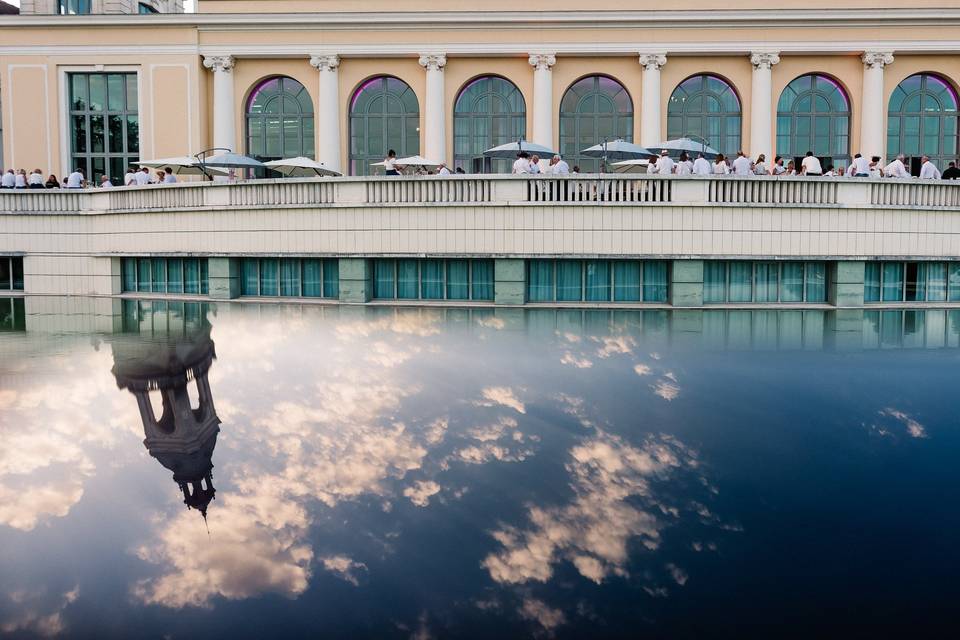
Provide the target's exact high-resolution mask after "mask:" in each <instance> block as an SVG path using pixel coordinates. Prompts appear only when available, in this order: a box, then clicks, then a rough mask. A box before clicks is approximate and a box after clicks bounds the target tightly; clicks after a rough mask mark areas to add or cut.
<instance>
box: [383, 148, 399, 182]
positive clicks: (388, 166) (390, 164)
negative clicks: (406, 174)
mask: <svg viewBox="0 0 960 640" xmlns="http://www.w3.org/2000/svg"><path fill="white" fill-rule="evenodd" d="M383 174H384V175H387V176H398V175H400V169H399V168H398V167H397V152H396V151H394V150H393V149H390V150H389V151H387V157H386V158H384V159H383Z"/></svg>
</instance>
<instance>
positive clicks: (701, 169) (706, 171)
mask: <svg viewBox="0 0 960 640" xmlns="http://www.w3.org/2000/svg"><path fill="white" fill-rule="evenodd" d="M712 173H713V167H711V166H710V161H709V160H707V159H706V158H704V157H703V154H702V153H700V154H697V159H696V160H694V161H693V175H695V176H709V175H710V174H712Z"/></svg>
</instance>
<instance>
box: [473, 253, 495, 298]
mask: <svg viewBox="0 0 960 640" xmlns="http://www.w3.org/2000/svg"><path fill="white" fill-rule="evenodd" d="M470 275H471V277H472V279H473V282H472V284H471V287H470V293H471V295H472V296H473V299H474V300H493V260H471V261H470Z"/></svg>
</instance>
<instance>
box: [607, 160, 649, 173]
mask: <svg viewBox="0 0 960 640" xmlns="http://www.w3.org/2000/svg"><path fill="white" fill-rule="evenodd" d="M649 166H650V161H649V160H645V159H644V160H640V159H637V160H622V161H620V162H614V163H613V164H611V165H610V167H611V168H613V170H614V171H615V172H616V173H646V172H647V168H648V167H649Z"/></svg>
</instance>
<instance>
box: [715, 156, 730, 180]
mask: <svg viewBox="0 0 960 640" xmlns="http://www.w3.org/2000/svg"><path fill="white" fill-rule="evenodd" d="M713 175H715V176H728V175H730V165H728V164H727V159H726V158H724V157H723V154H722V153H718V154H717V161H716V162H714V163H713Z"/></svg>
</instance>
